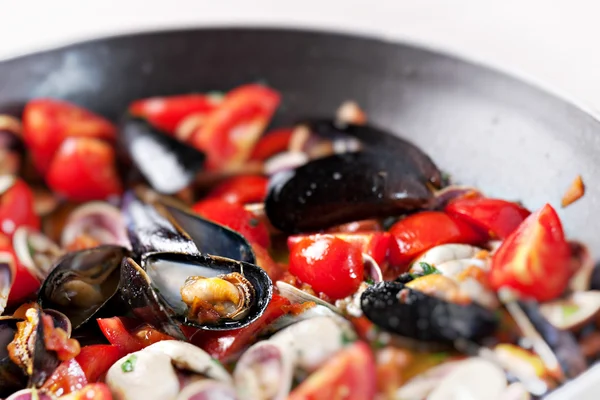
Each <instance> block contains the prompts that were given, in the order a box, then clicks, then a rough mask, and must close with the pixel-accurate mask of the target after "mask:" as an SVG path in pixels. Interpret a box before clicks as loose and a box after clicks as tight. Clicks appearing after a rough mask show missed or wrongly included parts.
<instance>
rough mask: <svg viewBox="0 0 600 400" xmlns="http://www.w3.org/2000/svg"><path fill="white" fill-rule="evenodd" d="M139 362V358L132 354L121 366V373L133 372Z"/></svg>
mask: <svg viewBox="0 0 600 400" xmlns="http://www.w3.org/2000/svg"><path fill="white" fill-rule="evenodd" d="M136 361H137V356H136V355H135V354H132V355H131V356H129V358H128V359H127V360H125V362H124V363H123V364H121V371H123V372H132V371H133V370H134V369H135V362H136Z"/></svg>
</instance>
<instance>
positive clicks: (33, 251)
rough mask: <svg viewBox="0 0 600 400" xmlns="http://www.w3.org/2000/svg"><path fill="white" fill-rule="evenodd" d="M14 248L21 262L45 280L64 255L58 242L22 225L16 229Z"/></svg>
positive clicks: (34, 274)
mask: <svg viewBox="0 0 600 400" xmlns="http://www.w3.org/2000/svg"><path fill="white" fill-rule="evenodd" d="M12 241H13V249H14V251H15V255H16V256H17V258H18V260H19V263H20V264H21V265H22V266H24V267H25V268H27V270H28V271H29V272H31V274H32V275H33V276H35V277H37V278H38V279H39V280H44V279H46V277H47V276H48V274H49V273H50V270H51V269H52V268H53V267H54V263H55V262H56V260H58V258H59V257H61V256H62V255H63V253H64V252H63V250H61V248H60V247H58V245H56V243H54V242H53V241H52V240H50V238H48V237H47V236H46V235H44V234H43V233H41V232H38V231H36V230H34V229H31V228H28V227H25V226H21V227H19V228H17V230H16V231H15V233H14V235H13V238H12Z"/></svg>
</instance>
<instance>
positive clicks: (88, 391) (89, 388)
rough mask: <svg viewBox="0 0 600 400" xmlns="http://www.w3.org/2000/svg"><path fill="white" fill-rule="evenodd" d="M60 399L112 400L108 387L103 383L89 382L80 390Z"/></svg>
mask: <svg viewBox="0 0 600 400" xmlns="http://www.w3.org/2000/svg"><path fill="white" fill-rule="evenodd" d="M61 400H113V397H112V393H111V392H110V388H109V387H108V386H106V385H105V384H104V383H90V384H89V385H86V386H84V387H83V388H81V389H80V390H78V391H76V392H73V393H71V394H69V395H68V396H65V397H61Z"/></svg>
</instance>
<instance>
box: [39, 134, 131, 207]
mask: <svg viewBox="0 0 600 400" xmlns="http://www.w3.org/2000/svg"><path fill="white" fill-rule="evenodd" d="M46 182H47V183H48V186H50V188H51V189H52V190H53V191H54V192H55V193H58V194H61V195H63V196H64V197H66V198H68V199H70V200H74V201H90V200H105V199H107V198H109V197H111V196H118V195H120V194H121V193H122V192H123V187H122V185H121V181H120V178H119V174H118V172H117V169H116V159H115V150H114V149H113V147H112V146H111V145H109V144H108V143H106V142H104V141H101V140H98V139H93V138H69V139H66V140H65V141H64V142H63V143H62V145H61V146H60V148H59V149H58V151H57V152H56V154H55V155H54V159H53V160H52V163H51V164H50V167H49V169H48V173H47V174H46Z"/></svg>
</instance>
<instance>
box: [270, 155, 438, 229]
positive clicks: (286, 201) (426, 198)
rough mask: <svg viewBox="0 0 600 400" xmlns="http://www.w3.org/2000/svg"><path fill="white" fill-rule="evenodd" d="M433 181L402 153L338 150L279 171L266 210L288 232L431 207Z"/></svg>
mask: <svg viewBox="0 0 600 400" xmlns="http://www.w3.org/2000/svg"><path fill="white" fill-rule="evenodd" d="M428 185H429V180H428V179H426V178H425V177H423V174H422V172H421V171H420V170H419V169H418V166H417V165H416V164H414V163H413V162H411V161H410V160H408V159H406V158H404V157H403V156H402V154H393V153H387V152H383V153H378V152H374V151H366V150H364V151H360V152H352V153H343V154H334V155H331V156H328V157H324V158H319V159H316V160H313V161H311V162H309V163H307V164H305V165H303V166H300V167H298V168H296V169H294V170H288V171H283V172H279V173H277V174H275V175H273V176H272V177H271V179H270V181H269V189H268V194H267V198H266V200H265V212H266V215H267V217H268V218H269V220H270V221H271V224H272V225H273V226H274V227H275V228H277V229H279V230H281V231H283V232H299V231H314V230H320V229H324V228H328V227H331V226H334V225H339V224H342V223H345V222H350V221H355V220H359V219H367V218H373V217H385V216H389V215H398V214H404V213H407V212H412V211H418V210H421V209H423V208H427V207H429V206H430V205H431V201H432V199H433V194H432V192H431V190H430V189H429V186H428Z"/></svg>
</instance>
